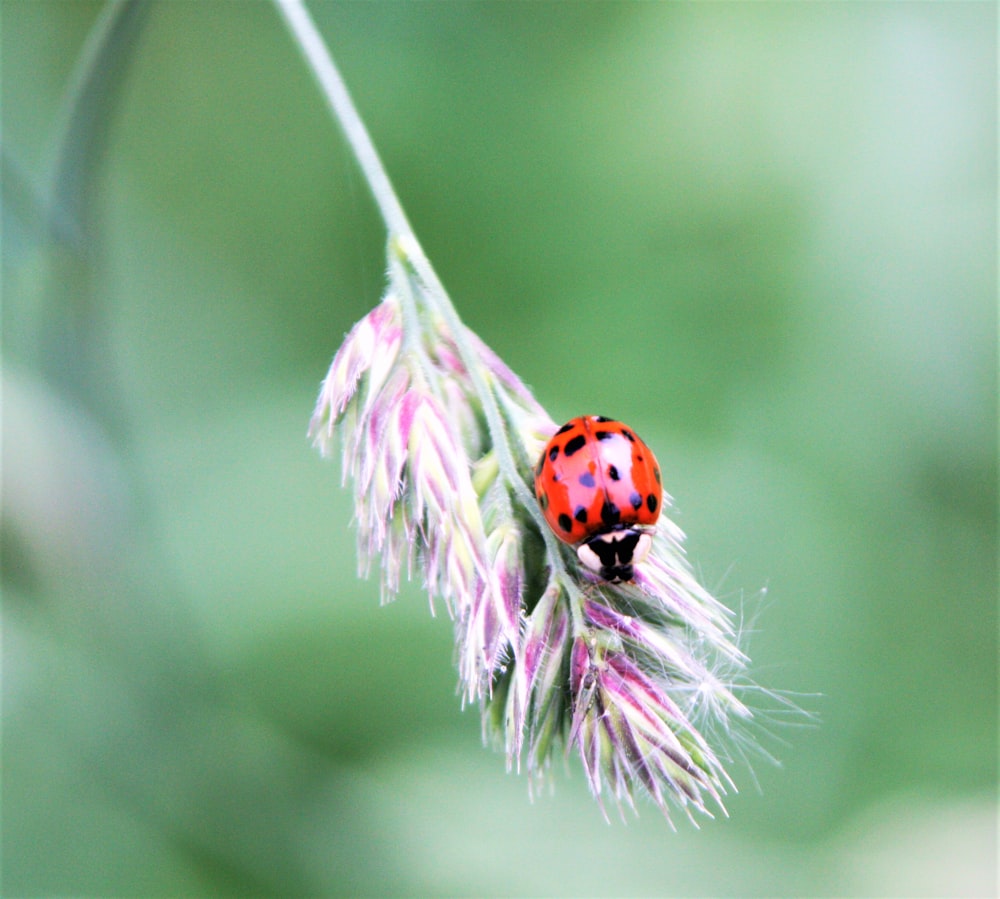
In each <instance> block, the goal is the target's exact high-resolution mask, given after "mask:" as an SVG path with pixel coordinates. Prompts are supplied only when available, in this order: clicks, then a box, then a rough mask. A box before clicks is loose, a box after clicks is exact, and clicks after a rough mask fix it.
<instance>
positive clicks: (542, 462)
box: [535, 453, 545, 478]
mask: <svg viewBox="0 0 1000 899" xmlns="http://www.w3.org/2000/svg"><path fill="white" fill-rule="evenodd" d="M544 467H545V453H542V458H541V459H539V460H538V464H537V465H536V466H535V477H536V478H537V477H538V476H539V475H540V474H541V473H542V469H543V468H544Z"/></svg>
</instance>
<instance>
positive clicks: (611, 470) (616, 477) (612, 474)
mask: <svg viewBox="0 0 1000 899" xmlns="http://www.w3.org/2000/svg"><path fill="white" fill-rule="evenodd" d="M608 477H609V478H611V480H612V481H620V480H621V479H622V476H621V475H620V474H618V469H617V468H615V467H614V465H609V466H608Z"/></svg>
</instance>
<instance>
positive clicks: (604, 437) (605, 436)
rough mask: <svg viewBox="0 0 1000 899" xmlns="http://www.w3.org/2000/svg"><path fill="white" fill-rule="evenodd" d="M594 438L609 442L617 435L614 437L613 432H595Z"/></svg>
mask: <svg viewBox="0 0 1000 899" xmlns="http://www.w3.org/2000/svg"><path fill="white" fill-rule="evenodd" d="M594 436H595V437H596V438H597V439H598V440H609V439H610V438H612V437H614V436H615V435H614V432H613V431H595V432H594Z"/></svg>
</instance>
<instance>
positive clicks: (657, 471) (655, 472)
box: [653, 465, 663, 484]
mask: <svg viewBox="0 0 1000 899" xmlns="http://www.w3.org/2000/svg"><path fill="white" fill-rule="evenodd" d="M653 477H654V478H656V483H657V484H662V483H663V481H661V480H660V469H659V466H656V465H654V466H653Z"/></svg>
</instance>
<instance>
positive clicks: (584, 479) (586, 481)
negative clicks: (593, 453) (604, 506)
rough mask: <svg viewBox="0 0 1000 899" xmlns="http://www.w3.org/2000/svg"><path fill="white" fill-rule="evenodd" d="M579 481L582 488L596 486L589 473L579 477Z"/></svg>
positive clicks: (586, 472)
mask: <svg viewBox="0 0 1000 899" xmlns="http://www.w3.org/2000/svg"><path fill="white" fill-rule="evenodd" d="M579 481H580V483H581V484H583V486H584V487H596V486H597V481H595V480H594V476H593V475H592V474H591V473H590V472H589V471H585V472H584V473H583V474H582V475H580V477H579Z"/></svg>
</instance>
